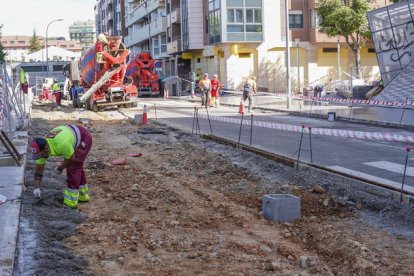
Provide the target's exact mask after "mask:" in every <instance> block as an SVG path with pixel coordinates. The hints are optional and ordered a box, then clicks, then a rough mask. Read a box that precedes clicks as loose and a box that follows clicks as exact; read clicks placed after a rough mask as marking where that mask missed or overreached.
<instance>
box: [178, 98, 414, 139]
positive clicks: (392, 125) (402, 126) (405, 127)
mask: <svg viewBox="0 0 414 276" xmlns="http://www.w3.org/2000/svg"><path fill="white" fill-rule="evenodd" d="M177 100H178V101H181V100H185V101H188V102H197V103H198V102H199V101H198V100H194V99H177ZM220 105H224V106H232V107H237V108H238V107H239V105H238V104H229V103H220ZM254 110H261V111H274V112H286V113H288V114H289V115H294V116H300V117H309V118H319V119H327V118H328V115H327V114H326V115H325V114H317V113H312V114H310V113H309V112H302V111H296V110H286V109H281V108H267V107H260V106H259V107H254ZM330 112H331V111H330ZM336 120H337V121H341V122H350V123H355V124H361V125H370V126H378V127H387V128H394V129H401V130H411V131H414V125H406V124H397V123H392V122H382V121H372V120H364V119H353V118H351V119H348V118H346V117H343V116H338V115H337V116H336Z"/></svg>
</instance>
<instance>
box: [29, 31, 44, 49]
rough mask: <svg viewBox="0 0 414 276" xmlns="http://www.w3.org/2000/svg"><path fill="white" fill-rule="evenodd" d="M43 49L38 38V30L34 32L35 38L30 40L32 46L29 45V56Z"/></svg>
mask: <svg viewBox="0 0 414 276" xmlns="http://www.w3.org/2000/svg"><path fill="white" fill-rule="evenodd" d="M41 49H42V45H40V42H39V39H38V38H37V36H36V30H33V36H32V38H31V39H30V45H29V50H28V52H29V54H31V53H34V52H37V51H39V50H41Z"/></svg>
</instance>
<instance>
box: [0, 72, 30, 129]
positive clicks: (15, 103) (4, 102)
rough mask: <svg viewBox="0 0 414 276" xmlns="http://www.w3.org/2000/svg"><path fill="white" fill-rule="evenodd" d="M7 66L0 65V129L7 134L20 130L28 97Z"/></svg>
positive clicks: (25, 113) (26, 114) (26, 113)
mask: <svg viewBox="0 0 414 276" xmlns="http://www.w3.org/2000/svg"><path fill="white" fill-rule="evenodd" d="M11 72H12V70H11V68H10V71H8V68H7V64H0V129H1V130H4V131H5V132H7V133H8V134H12V133H13V132H14V131H16V130H18V129H21V128H22V127H23V126H24V124H25V122H26V119H27V117H28V109H29V106H30V104H29V101H28V97H27V96H26V95H25V94H24V93H23V91H22V90H21V89H20V82H19V81H14V80H18V79H19V78H18V77H15V78H13V76H12V73H11Z"/></svg>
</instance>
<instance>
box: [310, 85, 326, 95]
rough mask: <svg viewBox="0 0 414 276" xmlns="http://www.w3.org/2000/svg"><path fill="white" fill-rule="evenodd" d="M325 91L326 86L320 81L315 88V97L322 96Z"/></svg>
mask: <svg viewBox="0 0 414 276" xmlns="http://www.w3.org/2000/svg"><path fill="white" fill-rule="evenodd" d="M324 92H325V86H324V85H323V84H321V83H318V84H317V85H315V87H314V88H313V96H314V97H318V98H320V97H322V96H323V95H324Z"/></svg>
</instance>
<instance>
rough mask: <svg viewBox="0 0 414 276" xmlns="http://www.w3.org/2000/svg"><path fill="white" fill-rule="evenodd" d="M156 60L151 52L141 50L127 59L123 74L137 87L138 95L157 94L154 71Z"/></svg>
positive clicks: (158, 90)
mask: <svg viewBox="0 0 414 276" xmlns="http://www.w3.org/2000/svg"><path fill="white" fill-rule="evenodd" d="M156 62H157V60H155V59H153V58H152V56H151V53H148V52H142V53H139V54H136V55H135V56H134V57H133V58H131V60H130V61H129V63H128V65H127V69H126V73H125V76H126V78H129V79H130V81H131V82H132V83H133V84H135V85H136V86H137V88H138V93H139V95H140V96H143V95H148V96H158V95H159V94H160V87H159V84H158V75H157V74H155V73H154V66H155V63H156Z"/></svg>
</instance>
